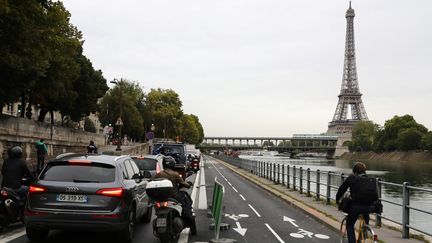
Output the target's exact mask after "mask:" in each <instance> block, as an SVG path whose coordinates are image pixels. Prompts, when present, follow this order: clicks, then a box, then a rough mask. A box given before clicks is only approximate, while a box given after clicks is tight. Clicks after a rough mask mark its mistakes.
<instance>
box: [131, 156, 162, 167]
mask: <svg viewBox="0 0 432 243" xmlns="http://www.w3.org/2000/svg"><path fill="white" fill-rule="evenodd" d="M133 160H134V161H135V163H136V164H137V166H138V168H139V169H140V170H156V164H157V160H155V159H146V158H144V159H133Z"/></svg>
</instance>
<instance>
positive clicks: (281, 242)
mask: <svg viewBox="0 0 432 243" xmlns="http://www.w3.org/2000/svg"><path fill="white" fill-rule="evenodd" d="M265 226H267V228H268V229H269V230H270V232H272V234H273V235H274V236H275V237H276V238H277V239H278V241H279V242H280V243H285V241H283V240H282V238H280V236H279V235H278V234H277V233H276V232H275V231H274V230H273V229H272V228H271V227H270V225H268V224H265Z"/></svg>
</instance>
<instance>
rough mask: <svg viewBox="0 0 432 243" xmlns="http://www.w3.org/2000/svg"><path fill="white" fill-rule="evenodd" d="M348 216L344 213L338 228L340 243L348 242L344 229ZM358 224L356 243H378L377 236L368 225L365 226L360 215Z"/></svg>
mask: <svg viewBox="0 0 432 243" xmlns="http://www.w3.org/2000/svg"><path fill="white" fill-rule="evenodd" d="M347 216H348V214H346V213H345V217H344V218H343V220H342V222H341V225H340V228H339V234H340V243H347V242H348V235H347V229H346V221H347ZM358 220H359V222H358V228H357V232H358V237H357V242H359V243H377V242H378V235H377V234H376V233H375V231H374V230H373V229H372V227H370V226H369V225H368V224H366V222H365V220H364V218H363V216H362V215H360V216H359V219H358Z"/></svg>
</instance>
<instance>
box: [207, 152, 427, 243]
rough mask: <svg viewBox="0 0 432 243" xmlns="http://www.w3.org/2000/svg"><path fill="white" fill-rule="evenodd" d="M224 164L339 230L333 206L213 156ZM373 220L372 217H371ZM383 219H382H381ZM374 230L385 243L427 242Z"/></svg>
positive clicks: (339, 215) (339, 218)
mask: <svg viewBox="0 0 432 243" xmlns="http://www.w3.org/2000/svg"><path fill="white" fill-rule="evenodd" d="M214 159H215V160H217V161H218V162H220V163H221V164H223V165H224V166H226V167H228V168H229V169H231V170H232V171H233V172H235V173H236V174H238V175H240V176H242V177H243V178H244V179H246V180H249V181H251V182H253V183H255V184H257V185H258V186H260V187H261V188H263V189H265V190H267V191H269V192H270V193H272V194H274V195H276V196H278V197H279V198H281V199H283V200H284V201H286V202H287V203H289V204H290V205H292V206H294V207H297V208H298V209H300V210H303V211H304V212H305V213H307V214H309V215H310V216H312V217H314V218H315V219H316V220H318V221H321V222H322V223H323V224H325V225H327V226H329V227H330V228H332V229H334V230H335V231H339V227H340V222H341V221H342V219H343V217H344V214H343V212H340V211H338V210H337V208H336V207H335V206H330V205H326V203H325V202H324V201H317V200H316V199H315V198H314V197H308V196H306V194H300V193H299V191H294V190H292V189H289V188H287V187H286V186H282V185H280V184H275V183H274V182H273V181H270V180H267V179H265V178H261V177H259V176H257V175H254V174H251V173H249V172H247V171H246V170H243V169H240V168H238V167H236V166H233V165H231V164H228V163H226V162H224V161H221V160H219V159H216V158H214ZM371 219H372V220H374V217H371ZM383 221H384V220H383ZM371 225H374V222H373V221H372V222H371ZM374 230H375V232H376V233H377V235H378V240H379V241H380V242H387V243H411V242H412V243H414V242H417V243H420V242H429V241H427V240H425V241H420V240H417V239H413V238H410V239H403V238H402V233H401V232H400V231H396V230H392V229H390V228H388V227H386V226H384V222H383V227H381V228H375V227H374Z"/></svg>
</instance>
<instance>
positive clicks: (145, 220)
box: [141, 206, 153, 223]
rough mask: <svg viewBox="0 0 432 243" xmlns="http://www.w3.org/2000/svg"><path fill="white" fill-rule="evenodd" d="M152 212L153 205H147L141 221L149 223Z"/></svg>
mask: <svg viewBox="0 0 432 243" xmlns="http://www.w3.org/2000/svg"><path fill="white" fill-rule="evenodd" d="M152 213H153V207H151V206H149V207H148V209H147V213H146V214H144V215H143V216H142V218H141V222H143V223H149V222H150V221H151V218H152Z"/></svg>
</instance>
